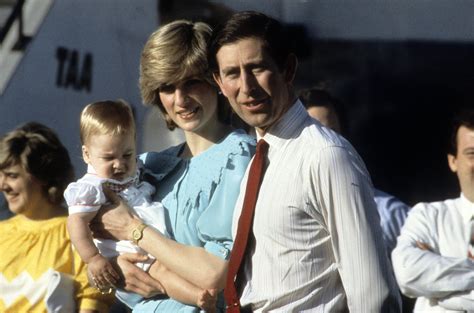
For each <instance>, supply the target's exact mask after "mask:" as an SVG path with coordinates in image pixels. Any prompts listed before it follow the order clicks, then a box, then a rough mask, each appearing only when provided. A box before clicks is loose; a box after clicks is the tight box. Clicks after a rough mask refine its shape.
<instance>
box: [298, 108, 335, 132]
mask: <svg viewBox="0 0 474 313" xmlns="http://www.w3.org/2000/svg"><path fill="white" fill-rule="evenodd" d="M306 111H308V114H309V116H311V117H312V118H314V119H316V120H318V121H320V122H321V124H323V125H324V126H326V127H328V128H331V129H332V130H334V131H335V132H338V133H341V126H340V124H339V120H338V118H337V115H336V112H334V110H331V109H330V108H329V107H324V106H313V107H309V108H307V109H306Z"/></svg>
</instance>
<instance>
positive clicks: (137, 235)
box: [132, 229, 142, 240]
mask: <svg viewBox="0 0 474 313" xmlns="http://www.w3.org/2000/svg"><path fill="white" fill-rule="evenodd" d="M132 236H133V239H135V240H138V239H140V237H141V236H142V234H141V233H140V232H139V231H138V229H134V230H133V234H132Z"/></svg>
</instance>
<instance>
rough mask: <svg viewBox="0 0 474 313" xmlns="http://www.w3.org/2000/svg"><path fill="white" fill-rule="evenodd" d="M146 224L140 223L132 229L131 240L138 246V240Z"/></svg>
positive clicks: (141, 236)
mask: <svg viewBox="0 0 474 313" xmlns="http://www.w3.org/2000/svg"><path fill="white" fill-rule="evenodd" d="M147 227H148V225H147V224H145V223H141V224H140V225H138V226H137V227H136V228H135V229H134V230H132V241H133V243H134V244H136V245H137V246H138V242H139V241H140V240H141V239H142V238H143V230H144V229H145V228H147Z"/></svg>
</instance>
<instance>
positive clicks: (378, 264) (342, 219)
mask: <svg viewBox="0 0 474 313" xmlns="http://www.w3.org/2000/svg"><path fill="white" fill-rule="evenodd" d="M312 175H314V177H313V181H314V182H315V184H317V185H319V188H317V190H318V192H319V195H316V198H317V199H318V201H319V205H320V206H321V208H322V212H324V213H323V214H324V215H325V220H326V223H327V227H328V231H329V233H330V234H331V241H332V246H333V253H334V257H335V262H336V264H337V266H338V270H339V273H340V276H341V280H342V284H343V287H344V290H345V293H346V296H347V304H348V307H349V311H350V312H399V311H400V310H401V299H400V295H399V292H398V288H397V286H396V282H395V279H394V277H393V274H392V272H391V269H390V267H389V266H390V265H389V261H388V257H387V254H386V250H385V246H384V242H383V238H382V231H381V228H380V218H379V215H378V212H377V209H376V207H375V202H374V198H373V188H372V183H371V181H370V177H369V175H368V173H367V171H366V169H365V165H364V164H363V162H362V160H361V159H360V157H359V156H358V155H357V154H356V153H355V152H354V151H351V150H347V149H345V148H341V147H328V148H326V149H324V150H322V151H321V153H320V157H319V162H317V169H316V170H315V171H313V173H312ZM368 290H370V293H368Z"/></svg>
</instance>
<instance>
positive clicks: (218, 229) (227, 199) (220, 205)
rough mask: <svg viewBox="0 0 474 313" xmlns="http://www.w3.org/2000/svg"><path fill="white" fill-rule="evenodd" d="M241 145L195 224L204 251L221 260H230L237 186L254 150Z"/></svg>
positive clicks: (250, 146) (237, 193) (231, 158)
mask: <svg viewBox="0 0 474 313" xmlns="http://www.w3.org/2000/svg"><path fill="white" fill-rule="evenodd" d="M241 145H243V146H242V147H244V150H242V153H239V154H231V155H230V156H229V158H228V161H227V164H226V166H225V167H224V168H223V169H222V172H221V175H220V179H219V181H218V182H217V184H216V186H215V189H214V190H213V191H212V195H211V200H210V201H209V206H208V207H207V208H206V210H205V212H203V214H202V215H201V216H200V218H199V220H198V221H197V229H198V234H199V237H200V238H201V240H203V241H204V242H205V244H204V249H206V250H207V251H208V252H210V253H212V254H214V255H216V256H218V257H220V258H222V259H224V260H227V259H228V258H229V257H230V251H231V250H232V246H233V241H232V218H233V214H234V207H235V202H236V201H237V198H238V196H239V192H240V188H239V186H240V183H241V181H242V178H243V176H244V173H245V170H246V169H247V165H248V163H249V162H250V159H251V158H252V155H253V153H254V151H255V146H252V145H246V144H244V143H241Z"/></svg>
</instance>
